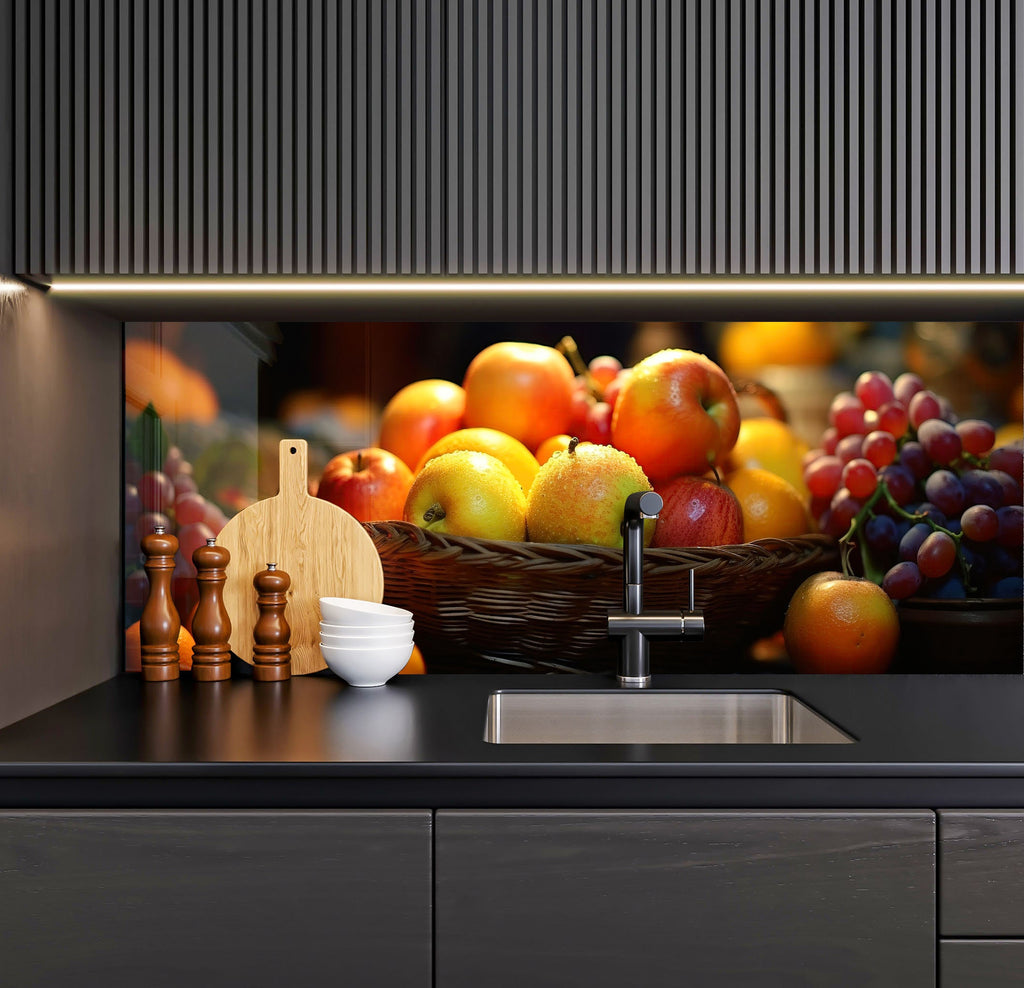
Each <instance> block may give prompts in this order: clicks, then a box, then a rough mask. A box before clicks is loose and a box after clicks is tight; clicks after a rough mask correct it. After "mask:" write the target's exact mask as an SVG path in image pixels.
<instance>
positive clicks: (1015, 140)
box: [14, 0, 1024, 275]
mask: <svg viewBox="0 0 1024 988" xmlns="http://www.w3.org/2000/svg"><path fill="white" fill-rule="evenodd" d="M14 3H15V11H14V20H15V24H14V51H15V65H14V78H15V110H16V113H15V131H16V141H15V147H16V160H15V188H16V195H15V205H16V215H15V218H14V222H15V230H16V234H17V235H16V256H15V264H16V267H17V270H18V271H20V272H75V273H82V274H85V273H91V274H101V273H108V274H113V273H129V272H138V273H151V274H172V273H190V272H203V273H239V274H257V273H278V274H288V273H313V274H317V273H327V274H382V273H406V274H454V273H465V274H477V273H502V274H522V273H537V272H540V273H552V274H617V275H618V274H674V275H681V274H688V273H694V274H715V273H723V274H724V273H727V274H767V273H773V274H781V273H792V274H819V273H822V274H824V273H859V274H875V273H878V274H899V273H920V274H930V273H935V274H942V273H968V274H970V273H977V274H981V273H988V274H1020V273H1024V123H1022V122H1021V115H1022V113H1024V14H1022V11H1021V5H1020V3H1019V2H1018V0H891V2H890V0H687V2H676V0H636V2H628V0H422V2H420V0H379V2H378V0H347V2H344V0H343V2H335V0H224V2H222V3H206V2H203V0H150V2H147V3H136V2H134V0H77V2H72V0H14Z"/></svg>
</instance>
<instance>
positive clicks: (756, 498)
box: [726, 467, 811, 542]
mask: <svg viewBox="0 0 1024 988" xmlns="http://www.w3.org/2000/svg"><path fill="white" fill-rule="evenodd" d="M726 484H727V485H728V486H729V488H730V489H731V490H732V492H733V494H735V495H736V499H737V500H738V501H739V502H740V510H741V511H742V512H743V536H744V538H745V539H746V540H747V541H748V542H754V541H755V540H757V539H792V538H796V537H797V536H798V535H806V534H807V533H808V532H810V531H811V519H810V515H809V514H808V512H807V508H806V506H805V505H804V499H803V498H802V497H801V496H800V492H799V491H798V490H797V489H796V488H795V487H794V486H793V485H792V484H791V483H789V481H787V480H783V479H782V477H780V476H778V474H774V473H772V472H771V471H769V470H764V469H762V468H761V467H741V468H740V469H739V470H735V471H733V472H732V473H731V474H729V476H728V477H726Z"/></svg>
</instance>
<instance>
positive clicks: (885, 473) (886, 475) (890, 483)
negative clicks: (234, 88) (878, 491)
mask: <svg viewBox="0 0 1024 988" xmlns="http://www.w3.org/2000/svg"><path fill="white" fill-rule="evenodd" d="M878 475H879V476H880V477H881V478H882V480H884V481H885V486H886V487H888V488H889V493H890V494H891V495H892V499H893V500H894V501H895V502H896V503H897V504H898V505H900V507H906V506H907V505H908V504H909V503H910V502H911V501H912V500H913V498H914V478H913V476H911V473H910V471H909V470H908V469H907V468H906V467H901V466H897V465H896V464H895V463H893V464H891V465H890V466H887V467H883V468H882V469H881V470H880V471H879V474H878Z"/></svg>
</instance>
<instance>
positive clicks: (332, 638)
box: [320, 630, 413, 648]
mask: <svg viewBox="0 0 1024 988" xmlns="http://www.w3.org/2000/svg"><path fill="white" fill-rule="evenodd" d="M412 640H413V639H412V631H411V630H410V631H401V632H396V633H395V634H393V635H373V636H371V637H367V636H365V635H325V634H324V633H323V632H321V633H320V644H321V645H331V646H335V647H337V646H341V647H342V648H345V647H348V648H359V647H362V648H385V647H387V646H389V645H404V644H406V643H407V642H412Z"/></svg>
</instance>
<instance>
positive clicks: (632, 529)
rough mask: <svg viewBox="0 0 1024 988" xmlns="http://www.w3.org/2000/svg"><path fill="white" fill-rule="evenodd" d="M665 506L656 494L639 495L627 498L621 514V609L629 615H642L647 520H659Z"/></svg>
mask: <svg viewBox="0 0 1024 988" xmlns="http://www.w3.org/2000/svg"><path fill="white" fill-rule="evenodd" d="M663 506H664V502H663V501H662V500H661V496H660V495H659V494H657V493H655V492H654V491H636V492H635V493H633V494H630V495H629V497H627V498H626V504H625V507H624V508H623V510H622V566H623V578H624V579H623V584H624V598H623V602H622V607H623V610H624V611H625V612H626V613H627V614H642V613H643V609H644V598H643V580H644V575H643V574H644V520H645V519H648V518H657V517H658V513H659V512H660V511H661V509H662V507H663Z"/></svg>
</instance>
